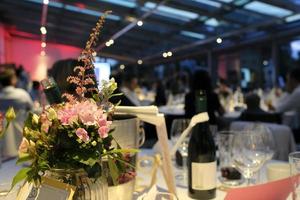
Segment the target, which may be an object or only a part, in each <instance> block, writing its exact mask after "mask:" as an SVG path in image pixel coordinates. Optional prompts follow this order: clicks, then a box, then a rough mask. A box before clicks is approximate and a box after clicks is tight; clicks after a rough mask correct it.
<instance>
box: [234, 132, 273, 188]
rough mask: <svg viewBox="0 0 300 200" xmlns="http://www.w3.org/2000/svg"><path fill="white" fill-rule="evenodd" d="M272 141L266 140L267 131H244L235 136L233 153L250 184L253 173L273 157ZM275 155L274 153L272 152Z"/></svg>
mask: <svg viewBox="0 0 300 200" xmlns="http://www.w3.org/2000/svg"><path fill="white" fill-rule="evenodd" d="M271 146H272V144H271V143H270V141H268V140H266V134H265V132H260V131H258V132H255V131H250V130H246V131H242V132H236V133H235V135H234V137H233V142H232V149H231V154H232V158H233V164H234V165H235V166H236V168H237V170H239V171H240V172H241V173H242V174H243V176H244V177H245V179H246V180H247V185H250V182H251V178H252V177H253V175H254V174H255V173H256V172H258V171H259V170H260V168H261V167H262V166H263V164H264V163H265V162H266V161H267V160H268V159H270V157H271V154H272V153H271V151H270V149H271ZM272 155H273V154H272Z"/></svg>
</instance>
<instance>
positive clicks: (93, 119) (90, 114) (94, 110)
mask: <svg viewBox="0 0 300 200" xmlns="http://www.w3.org/2000/svg"><path fill="white" fill-rule="evenodd" d="M76 110H77V112H78V116H79V119H80V120H81V122H82V123H84V124H85V125H88V126H90V125H96V124H97V121H98V119H99V118H100V117H101V116H102V114H103V111H102V110H101V109H98V106H97V105H96V103H94V102H91V101H85V102H82V103H80V104H77V106H76Z"/></svg>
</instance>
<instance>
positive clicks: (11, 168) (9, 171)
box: [0, 149, 277, 200]
mask: <svg viewBox="0 0 300 200" xmlns="http://www.w3.org/2000/svg"><path fill="white" fill-rule="evenodd" d="M153 155H154V151H153V150H152V149H143V150H142V151H141V152H140V153H139V157H142V156H153ZM15 162H16V160H10V161H7V162H5V163H3V164H2V167H1V168H0V185H1V184H3V183H9V184H10V183H11V180H12V178H13V176H14V175H15V174H16V172H17V171H18V170H19V169H20V168H21V167H20V166H17V165H15ZM272 162H277V161H272ZM178 172H180V170H179V169H178V168H175V174H176V173H178ZM265 174H266V173H265V168H263V169H262V173H261V179H260V180H261V182H266V177H265ZM150 176H151V175H150V172H149V173H148V172H141V171H138V173H137V180H136V184H140V185H145V184H148V183H149V182H150V178H151V177H150ZM218 185H220V184H218ZM157 186H158V187H159V188H161V189H163V190H166V188H167V187H166V184H165V182H164V179H163V175H162V172H161V171H160V170H158V173H157ZM176 189H177V195H178V198H179V200H188V199H191V198H189V197H188V194H187V188H184V187H177V188H176ZM225 196H226V192H223V191H221V190H219V189H218V190H217V196H216V198H215V200H223V199H224V198H225ZM8 200H12V199H8Z"/></svg>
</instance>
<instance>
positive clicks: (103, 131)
mask: <svg viewBox="0 0 300 200" xmlns="http://www.w3.org/2000/svg"><path fill="white" fill-rule="evenodd" d="M108 131H109V128H108V127H107V126H101V127H100V128H99V129H98V134H99V136H100V138H106V137H107V136H108Z"/></svg>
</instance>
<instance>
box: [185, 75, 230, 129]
mask: <svg viewBox="0 0 300 200" xmlns="http://www.w3.org/2000/svg"><path fill="white" fill-rule="evenodd" d="M199 90H204V91H205V92H206V96H207V112H208V115H209V123H210V124H217V115H220V116H221V115H223V114H224V108H223V107H222V105H221V103H220V101H219V98H218V96H217V94H216V93H214V91H213V89H212V85H211V78H210V76H209V74H208V72H207V71H204V70H197V71H195V72H194V74H193V78H192V81H191V85H190V92H189V93H188V94H187V95H186V96H185V115H186V117H187V118H191V117H193V116H194V115H195V114H197V113H196V108H195V100H196V99H195V98H196V93H197V92H198V91H199Z"/></svg>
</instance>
